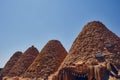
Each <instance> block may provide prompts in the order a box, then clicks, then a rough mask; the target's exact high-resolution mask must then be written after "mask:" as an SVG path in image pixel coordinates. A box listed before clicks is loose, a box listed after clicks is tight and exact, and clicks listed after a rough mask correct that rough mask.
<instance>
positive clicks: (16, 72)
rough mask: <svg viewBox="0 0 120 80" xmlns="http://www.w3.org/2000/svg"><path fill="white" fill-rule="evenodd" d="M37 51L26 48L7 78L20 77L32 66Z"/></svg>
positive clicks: (33, 48)
mask: <svg viewBox="0 0 120 80" xmlns="http://www.w3.org/2000/svg"><path fill="white" fill-rule="evenodd" d="M38 53H39V51H38V50H37V48H35V47H34V46H32V47H30V48H28V49H27V50H26V51H25V52H24V54H23V55H22V56H21V57H20V58H19V60H18V61H17V62H16V64H15V65H14V66H13V68H12V69H11V70H10V72H9V73H8V75H7V76H11V77H12V76H20V75H21V74H23V73H24V72H25V71H26V69H27V68H28V67H29V66H30V65H31V64H32V62H33V60H34V59H35V58H36V56H37V55H38Z"/></svg>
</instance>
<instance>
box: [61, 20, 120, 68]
mask: <svg viewBox="0 0 120 80" xmlns="http://www.w3.org/2000/svg"><path fill="white" fill-rule="evenodd" d="M96 55H97V56H98V57H99V56H102V57H103V59H100V60H99V59H96ZM101 60H102V61H106V62H111V63H113V64H115V65H116V66H117V67H118V68H119V69H120V39H119V37H118V36H117V35H115V34H114V33H113V32H111V31H110V30H109V29H107V28H106V26H105V25H104V24H102V23H101V22H99V21H93V22H90V23H88V24H87V25H85V26H84V28H83V30H82V31H81V32H80V34H79V35H78V37H77V38H76V39H75V41H74V42H73V45H72V47H71V49H70V51H69V54H68V55H67V57H66V58H65V60H64V62H63V63H62V65H61V67H64V66H68V65H72V64H74V63H77V62H79V61H82V62H84V63H87V64H98V63H99V62H101Z"/></svg>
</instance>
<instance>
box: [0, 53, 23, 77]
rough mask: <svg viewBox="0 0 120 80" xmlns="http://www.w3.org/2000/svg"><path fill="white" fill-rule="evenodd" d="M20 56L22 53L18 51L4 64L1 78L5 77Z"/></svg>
mask: <svg viewBox="0 0 120 80" xmlns="http://www.w3.org/2000/svg"><path fill="white" fill-rule="evenodd" d="M21 55H22V52H20V51H17V52H15V53H14V54H13V55H12V57H11V58H10V59H9V60H8V62H7V63H6V64H5V66H4V68H3V69H2V71H1V74H2V76H6V75H7V74H8V72H9V71H10V70H11V68H12V67H13V65H14V64H15V63H16V62H17V60H18V59H19V58H20V57H21Z"/></svg>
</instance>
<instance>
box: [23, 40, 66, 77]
mask: <svg viewBox="0 0 120 80" xmlns="http://www.w3.org/2000/svg"><path fill="white" fill-rule="evenodd" d="M66 55H67V51H66V50H65V48H64V47H63V46H62V44H61V43H60V41H58V40H50V41H49V42H48V43H47V44H46V45H45V46H44V48H43V49H42V50H41V52H40V54H39V55H38V56H37V58H36V59H35V60H34V62H33V63H32V65H31V66H30V67H29V68H28V69H27V70H26V72H25V73H24V75H23V76H24V77H32V78H33V77H41V78H45V77H48V76H49V75H50V74H52V73H54V72H55V71H56V70H57V69H58V67H59V66H60V64H61V62H62V61H63V59H64V58H65V57H66Z"/></svg>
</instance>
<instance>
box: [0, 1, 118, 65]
mask: <svg viewBox="0 0 120 80" xmlns="http://www.w3.org/2000/svg"><path fill="white" fill-rule="evenodd" d="M93 20H99V21H101V22H103V23H104V24H105V25H106V26H107V27H108V28H109V29H110V30H112V31H113V32H114V33H116V34H117V35H118V36H120V26H119V25H120V0H0V67H3V66H4V65H5V63H6V62H7V61H8V59H9V58H10V57H11V56H12V55H13V53H14V52H16V51H22V52H24V51H25V50H26V49H27V48H28V47H30V46H31V45H34V46H36V47H37V48H38V50H39V51H40V50H41V49H42V48H43V47H44V45H45V44H46V43H47V41H49V40H51V39H57V40H60V41H61V43H62V44H63V45H64V47H65V48H66V49H67V51H69V49H70V47H71V45H72V43H73V41H74V39H75V38H76V37H77V35H78V34H79V32H80V31H81V29H82V27H83V26H84V25H85V24H86V23H87V22H89V21H93Z"/></svg>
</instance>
